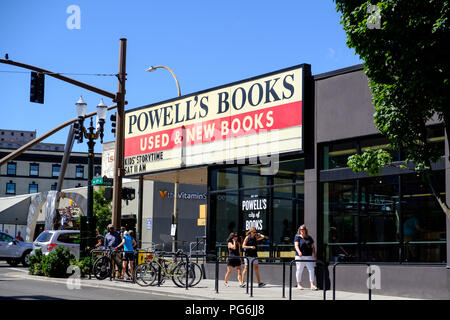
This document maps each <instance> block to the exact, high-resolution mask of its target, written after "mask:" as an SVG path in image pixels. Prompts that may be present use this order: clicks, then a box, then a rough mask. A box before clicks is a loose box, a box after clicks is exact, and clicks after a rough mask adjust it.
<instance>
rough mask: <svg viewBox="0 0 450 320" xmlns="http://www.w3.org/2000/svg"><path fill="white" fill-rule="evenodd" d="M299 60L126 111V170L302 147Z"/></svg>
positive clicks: (251, 159)
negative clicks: (281, 66) (271, 69)
mask: <svg viewBox="0 0 450 320" xmlns="http://www.w3.org/2000/svg"><path fill="white" fill-rule="evenodd" d="M304 71H305V70H304V67H303V65H301V66H297V67H292V68H290V69H284V70H281V71H278V72H273V73H270V74H266V75H262V76H259V77H255V78H251V79H247V80H243V81H240V82H236V83H233V84H230V85H226V86H222V87H218V88H213V89H210V90H205V91H202V92H199V93H195V94H191V95H187V96H184V97H180V98H178V99H174V100H169V101H166V102H161V103H157V104H154V105H149V106H144V107H140V108H136V109H133V110H130V111H127V112H126V114H125V170H126V175H128V176H130V175H137V174H144V173H150V172H157V171H163V170H168V169H176V168H185V167H192V166H199V165H211V164H232V163H242V161H245V160H247V162H248V163H255V164H256V163H265V162H266V163H267V159H268V158H270V157H271V156H278V155H279V154H282V153H287V152H294V151H301V150H302V148H303V141H302V132H303V130H302V125H303V123H302V115H303V110H302V109H303V81H304V79H303V78H304Z"/></svg>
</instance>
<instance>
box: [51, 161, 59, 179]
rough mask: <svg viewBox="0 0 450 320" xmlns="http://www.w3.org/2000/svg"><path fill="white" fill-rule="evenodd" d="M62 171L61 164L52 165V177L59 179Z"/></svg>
mask: <svg viewBox="0 0 450 320" xmlns="http://www.w3.org/2000/svg"><path fill="white" fill-rule="evenodd" d="M60 171H61V165H59V164H54V165H52V177H53V178H57V177H59V172H60Z"/></svg>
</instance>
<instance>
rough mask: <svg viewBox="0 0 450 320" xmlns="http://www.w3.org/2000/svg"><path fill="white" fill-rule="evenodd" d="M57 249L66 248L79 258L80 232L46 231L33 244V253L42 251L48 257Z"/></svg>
mask: <svg viewBox="0 0 450 320" xmlns="http://www.w3.org/2000/svg"><path fill="white" fill-rule="evenodd" d="M56 247H64V248H67V249H69V250H70V252H71V253H72V254H73V255H74V256H75V258H77V259H78V258H79V255H80V230H45V231H43V232H42V233H41V234H40V235H39V236H38V237H37V238H36V240H34V242H33V252H32V254H34V253H35V251H36V250H37V249H41V251H42V254H44V255H48V254H49V253H50V252H52V251H53V250H54V249H55V248H56Z"/></svg>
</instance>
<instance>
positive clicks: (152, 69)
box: [145, 66, 157, 72]
mask: <svg viewBox="0 0 450 320" xmlns="http://www.w3.org/2000/svg"><path fill="white" fill-rule="evenodd" d="M156 69H157V68H155V67H154V66H151V67H150V68H148V69H147V70H145V71H147V72H152V71H155V70H156Z"/></svg>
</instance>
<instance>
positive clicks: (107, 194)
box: [103, 188, 113, 200]
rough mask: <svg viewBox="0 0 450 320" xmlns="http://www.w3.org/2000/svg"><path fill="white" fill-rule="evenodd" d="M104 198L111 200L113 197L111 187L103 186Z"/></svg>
mask: <svg viewBox="0 0 450 320" xmlns="http://www.w3.org/2000/svg"><path fill="white" fill-rule="evenodd" d="M103 196H104V197H105V200H112V198H113V188H105V193H104V194H103Z"/></svg>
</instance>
